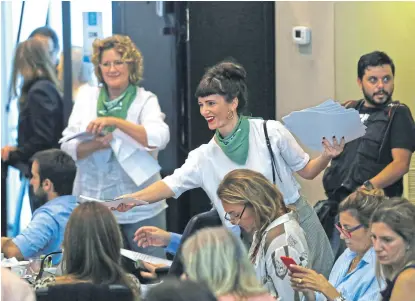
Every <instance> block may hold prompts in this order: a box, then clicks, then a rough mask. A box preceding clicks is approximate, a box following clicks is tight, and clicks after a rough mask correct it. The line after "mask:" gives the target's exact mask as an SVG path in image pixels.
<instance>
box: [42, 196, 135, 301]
mask: <svg viewBox="0 0 415 301" xmlns="http://www.w3.org/2000/svg"><path fill="white" fill-rule="evenodd" d="M121 246H122V237H121V233H120V229H119V227H118V224H117V221H116V220H115V217H114V215H113V214H112V212H111V211H110V210H109V209H108V208H107V207H105V206H104V205H102V204H100V203H98V202H86V203H83V204H81V205H79V206H78V207H76V208H75V210H74V211H73V212H72V214H71V216H70V218H69V221H68V224H67V225H66V229H65V235H64V240H63V245H62V249H63V250H64V252H63V259H62V271H63V276H50V277H46V278H43V279H40V280H38V281H36V283H35V289H38V288H41V287H48V286H51V285H60V284H75V283H80V282H89V283H93V284H107V285H110V284H121V285H125V286H127V287H129V288H130V289H131V290H132V292H133V295H134V296H135V300H139V297H140V282H139V281H138V279H137V278H136V277H135V276H134V275H131V274H127V273H126V272H125V271H124V269H123V267H122V266H121V263H120V261H121V254H120V252H121Z"/></svg>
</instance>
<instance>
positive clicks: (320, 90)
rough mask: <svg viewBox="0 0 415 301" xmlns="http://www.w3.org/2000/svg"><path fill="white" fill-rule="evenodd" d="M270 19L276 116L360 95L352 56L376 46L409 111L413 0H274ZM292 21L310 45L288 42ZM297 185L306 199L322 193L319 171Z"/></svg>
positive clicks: (414, 96)
mask: <svg viewBox="0 0 415 301" xmlns="http://www.w3.org/2000/svg"><path fill="white" fill-rule="evenodd" d="M275 20H276V93H277V105H276V108H277V119H278V120H281V117H283V116H285V115H286V114H288V113H290V112H291V111H293V110H297V109H301V108H305V107H309V106H313V105H316V104H318V103H320V102H322V101H324V100H326V99H328V98H332V97H334V98H335V99H337V100H339V101H345V100H348V99H359V98H361V97H362V94H361V91H360V90H359V89H358V87H357V84H356V77H357V74H356V73H357V71H356V65H357V61H358V59H359V57H360V56H361V55H362V54H364V53H368V52H371V51H373V50H377V49H378V50H383V51H385V52H386V53H388V54H389V55H390V56H391V57H392V59H393V60H394V62H395V65H396V79H395V93H394V99H397V100H400V101H401V102H404V103H405V104H407V105H408V106H409V107H410V108H411V110H412V112H413V114H415V92H414V91H415V89H414V87H415V57H414V54H415V2H276V19H275ZM296 25H304V26H309V27H311V30H312V38H311V40H312V42H311V45H309V46H301V47H298V46H297V45H295V44H294V43H293V41H292V38H291V29H292V27H293V26H296ZM306 151H309V150H307V149H306ZM310 154H311V155H314V156H316V155H318V154H316V153H311V152H310ZM300 184H301V185H302V188H303V191H302V192H303V194H305V196H306V197H308V198H309V199H310V201H311V202H315V201H317V200H319V199H322V198H324V193H323V189H322V184H321V175H320V176H319V177H318V178H317V179H315V180H313V181H306V180H302V179H300Z"/></svg>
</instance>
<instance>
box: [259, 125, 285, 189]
mask: <svg viewBox="0 0 415 301" xmlns="http://www.w3.org/2000/svg"><path fill="white" fill-rule="evenodd" d="M262 126H263V127H264V133H265V141H266V142H267V147H268V151H269V154H270V156H271V168H272V181H273V183H274V184H276V182H275V171H277V174H278V179H280V182H281V183H282V179H281V175H280V173H279V171H278V169H277V164H276V163H275V157H274V152H273V151H272V147H271V142H270V140H269V136H268V130H267V120H264V122H263V123H262Z"/></svg>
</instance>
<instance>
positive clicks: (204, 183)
mask: <svg viewBox="0 0 415 301" xmlns="http://www.w3.org/2000/svg"><path fill="white" fill-rule="evenodd" d="M263 122H264V121H263V120H260V119H249V126H250V129H249V151H248V158H247V161H246V163H245V165H238V164H237V163H235V162H233V161H232V160H231V159H229V158H228V157H227V156H226V154H225V153H224V152H223V151H222V149H221V148H220V146H219V145H218V144H217V143H216V142H215V139H214V138H212V140H210V142H209V143H208V144H203V145H201V146H200V147H198V148H197V149H195V150H193V151H191V152H190V153H189V156H188V158H187V159H186V162H185V163H184V164H183V165H182V166H181V167H180V168H178V169H176V170H175V171H174V173H173V174H172V175H171V176H168V177H165V178H164V179H163V181H164V183H165V184H167V186H169V187H170V189H171V190H172V191H173V192H174V194H175V195H174V197H175V198H178V197H179V196H180V195H181V194H182V193H183V192H185V191H187V190H190V189H193V188H198V187H200V188H202V189H203V190H204V191H205V192H206V194H207V195H208V196H209V198H210V200H211V201H212V202H213V205H214V207H215V208H216V210H217V211H218V213H219V216H220V217H221V218H222V221H223V222H224V223H225V224H226V225H227V226H228V227H231V228H232V225H231V224H230V223H229V222H228V221H225V219H224V215H225V211H224V209H223V206H222V203H221V201H220V199H219V198H218V196H217V193H216V192H217V189H218V187H219V184H220V182H221V181H222V179H223V178H224V177H225V175H226V174H227V173H229V172H230V171H232V170H235V169H241V168H247V169H251V170H254V171H257V172H260V173H262V174H263V175H264V176H265V177H266V178H268V180H270V181H271V182H272V165H271V157H270V153H269V151H268V148H267V145H266V141H265V134H264V130H263V125H262V124H263ZM267 129H268V136H269V139H270V142H271V147H272V150H273V152H274V156H275V160H276V162H275V163H276V166H277V168H278V171H279V173H280V175H281V179H282V182H280V180H279V178H278V176H277V174H276V185H277V187H278V189H279V190H280V191H281V193H282V194H283V196H284V201H285V203H286V204H287V205H288V204H292V203H294V202H295V201H297V200H298V198H299V197H300V194H299V191H298V190H299V188H300V185H299V184H298V182H297V180H296V179H295V177H294V176H293V172H296V171H298V170H301V169H303V168H304V167H305V166H306V165H307V163H308V161H309V160H310V156H309V155H308V154H307V153H305V152H304V150H303V149H302V148H301V147H300V145H299V144H298V143H297V141H296V140H295V139H294V137H293V136H292V135H291V133H290V132H289V131H288V130H287V129H286V128H285V127H284V126H283V125H282V124H281V123H280V122H278V121H275V120H269V121H268V122H267Z"/></svg>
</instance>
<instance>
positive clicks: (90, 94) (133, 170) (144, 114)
mask: <svg viewBox="0 0 415 301" xmlns="http://www.w3.org/2000/svg"><path fill="white" fill-rule="evenodd" d="M99 91H100V88H98V87H89V88H84V89H82V90H80V91H79V94H78V96H77V101H76V102H75V104H74V107H73V110H72V113H71V116H70V118H69V122H68V127H67V128H66V129H65V130H64V131H63V136H64V137H65V136H69V135H72V134H75V133H79V132H82V131H84V130H85V129H86V127H87V125H88V124H89V122H91V121H92V120H94V119H96V118H97V102H98V95H99ZM164 117H165V115H164V114H163V113H162V112H161V110H160V106H159V103H158V100H157V96H156V95H154V94H153V93H151V92H149V91H146V90H145V89H143V88H140V87H137V95H136V98H135V99H134V101H133V103H132V104H131V106H130V108H129V109H128V113H127V118H126V120H127V121H130V122H133V123H136V124H140V125H142V126H144V128H145V130H146V133H147V139H148V144H149V145H151V146H155V147H156V149H151V150H149V149H148V148H146V147H144V146H143V145H141V144H140V143H138V142H137V141H135V140H134V139H133V138H131V137H130V136H128V135H127V134H125V133H124V132H122V131H121V130H119V129H116V130H114V132H113V140H112V141H111V148H109V149H104V150H99V151H96V152H94V153H92V154H91V155H89V156H88V157H86V158H84V159H80V160H78V158H77V151H76V150H77V147H78V145H79V143H81V142H82V141H83V140H82V139H77V138H75V139H72V140H69V141H67V142H64V143H62V146H61V148H62V150H64V151H65V152H67V153H68V154H69V155H70V156H71V157H72V158H73V159H74V160H75V161H76V164H77V168H78V170H77V175H76V178H75V183H74V190H73V194H74V195H75V196H79V195H85V196H88V197H93V198H97V199H112V198H115V197H117V196H120V195H123V194H129V193H133V192H136V191H138V190H141V189H144V188H145V187H147V186H149V185H150V184H152V183H154V182H156V181H158V180H160V174H159V170H160V166H159V165H158V163H157V155H158V151H159V150H161V149H164V148H165V147H166V145H167V143H168V142H169V140H170V132H169V127H168V125H167V124H166V123H165V122H164ZM166 208H167V204H166V202H165V200H163V201H162V202H157V203H153V204H150V205H145V206H140V207H136V208H133V209H131V210H130V211H127V212H118V211H114V214H115V216H116V217H117V219H118V222H119V223H121V224H127V223H136V222H139V221H141V220H144V219H148V218H151V217H153V216H155V215H157V214H159V213H160V212H161V211H162V210H164V209H166Z"/></svg>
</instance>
